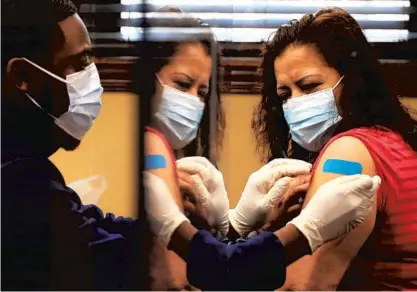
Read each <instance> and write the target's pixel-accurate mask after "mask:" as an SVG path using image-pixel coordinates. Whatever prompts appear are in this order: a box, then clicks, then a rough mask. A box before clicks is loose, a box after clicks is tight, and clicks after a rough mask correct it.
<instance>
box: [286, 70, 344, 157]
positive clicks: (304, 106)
mask: <svg viewBox="0 0 417 292" xmlns="http://www.w3.org/2000/svg"><path fill="white" fill-rule="evenodd" d="M342 79H343V76H342V78H340V79H339V81H338V82H337V83H336V85H335V86H333V87H332V88H328V89H324V90H320V91H317V92H314V93H311V94H308V95H304V96H301V97H296V98H292V99H289V100H288V101H287V102H286V103H284V104H283V105H282V108H283V110H284V116H285V120H286V121H287V124H288V126H289V128H290V132H291V138H292V140H293V141H294V142H296V143H297V144H298V145H300V146H301V147H303V148H304V149H307V150H308V151H313V152H316V151H318V150H320V148H321V147H322V146H323V145H324V144H325V143H326V142H327V141H328V140H329V139H330V136H331V135H329V132H330V131H329V130H330V129H332V128H334V126H335V125H336V124H338V123H339V122H340V121H341V119H342V117H341V116H340V115H339V112H338V111H337V106H336V102H335V98H334V94H333V90H334V89H335V88H336V87H337V86H338V85H339V84H340V82H341V81H342Z"/></svg>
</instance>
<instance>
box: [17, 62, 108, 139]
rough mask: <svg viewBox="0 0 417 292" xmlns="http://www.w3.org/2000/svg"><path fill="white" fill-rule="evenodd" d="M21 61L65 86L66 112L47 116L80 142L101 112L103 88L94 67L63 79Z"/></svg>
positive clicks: (92, 65)
mask: <svg viewBox="0 0 417 292" xmlns="http://www.w3.org/2000/svg"><path fill="white" fill-rule="evenodd" d="M22 59H23V60H25V61H26V62H28V63H29V64H31V65H33V66H35V67H36V68H38V69H39V70H41V71H43V72H45V73H46V74H48V75H49V76H51V77H53V78H55V79H57V80H59V81H61V82H63V83H65V84H66V85H67V91H68V97H69V107H68V111H66V112H65V113H63V114H62V115H61V116H60V117H55V116H53V115H52V114H50V113H48V115H49V116H51V117H52V118H53V119H54V122H55V124H56V125H57V126H58V127H60V128H61V129H62V130H64V131H65V132H67V133H68V134H69V135H71V136H72V137H74V138H75V139H77V140H79V141H81V139H82V138H83V137H84V135H85V134H86V133H87V132H88V130H90V128H91V127H92V126H93V123H94V120H95V119H96V118H97V116H98V114H99V113H100V110H101V94H102V93H103V87H102V86H101V82H100V76H99V74H98V71H97V67H96V65H95V64H94V63H91V64H90V65H88V66H87V67H86V68H85V69H84V70H83V71H80V72H76V73H73V74H70V75H67V76H66V79H63V78H61V77H59V76H57V75H55V74H54V73H52V72H49V71H48V70H46V69H44V68H42V67H41V66H39V65H38V64H36V63H33V62H32V61H30V60H28V59H26V58H22ZM26 95H27V96H28V97H29V99H30V100H31V101H32V102H33V103H34V104H35V105H37V106H38V107H39V108H41V109H42V110H43V108H42V107H41V106H40V105H39V104H38V103H37V102H36V101H35V100H34V99H33V98H32V97H31V96H30V95H29V94H27V93H26Z"/></svg>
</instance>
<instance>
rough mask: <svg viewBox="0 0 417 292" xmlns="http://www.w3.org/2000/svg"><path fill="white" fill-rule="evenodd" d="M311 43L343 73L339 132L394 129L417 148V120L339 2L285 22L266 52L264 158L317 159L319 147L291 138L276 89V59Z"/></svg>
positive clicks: (259, 134)
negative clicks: (310, 147)
mask: <svg viewBox="0 0 417 292" xmlns="http://www.w3.org/2000/svg"><path fill="white" fill-rule="evenodd" d="M304 44H309V45H312V46H314V48H315V49H316V50H317V51H318V52H319V53H320V54H321V55H322V56H323V58H324V59H325V60H326V62H327V63H328V65H329V66H331V67H332V68H335V69H336V70H337V71H338V73H339V74H340V75H341V76H342V75H343V76H344V78H343V80H342V82H343V92H342V96H341V99H340V108H341V110H342V113H341V115H342V117H343V119H342V122H341V123H340V124H339V125H338V127H337V128H336V130H335V133H340V132H344V131H347V130H349V129H353V128H357V127H373V128H381V129H389V130H392V131H395V132H397V133H399V134H400V135H401V136H402V137H403V138H404V140H405V141H406V142H407V143H408V144H409V145H410V146H411V147H412V148H413V149H417V121H415V120H413V119H412V118H411V116H410V115H409V113H408V112H407V110H406V109H405V107H404V106H403V105H402V104H401V103H400V101H399V99H398V98H397V97H396V96H393V95H391V94H390V93H389V91H388V89H387V87H386V85H385V82H384V79H383V76H382V73H381V65H380V63H379V62H378V59H377V58H376V56H375V55H374V52H373V50H372V47H371V45H370V44H369V42H368V41H367V39H366V37H365V35H364V34H363V32H362V30H361V28H360V27H359V24H358V23H357V22H356V21H355V19H354V18H353V17H352V16H351V15H350V14H349V13H347V12H346V11H344V10H343V9H340V8H327V9H322V10H320V11H318V12H317V13H316V14H315V15H311V14H308V15H305V16H303V17H302V18H301V19H300V20H299V21H291V22H290V23H289V24H287V25H284V26H282V27H280V28H279V29H278V30H277V32H276V33H275V35H274V36H273V37H272V39H271V40H269V41H268V42H267V44H266V47H265V49H264V52H263V61H262V65H261V70H262V81H263V86H262V101H261V102H260V104H259V105H258V106H257V107H256V108H255V111H254V116H253V120H252V129H253V130H254V133H255V138H256V141H257V149H258V150H260V151H261V152H263V153H262V154H263V158H264V159H265V160H271V159H273V158H279V157H283V156H286V155H288V156H290V157H293V158H298V159H304V160H309V161H314V160H315V158H316V156H317V153H309V152H308V151H307V150H305V149H303V148H301V147H300V146H298V145H296V143H292V141H291V139H290V133H289V128H288V125H287V123H286V121H285V118H284V114H283V110H282V101H281V100H280V98H278V95H277V92H276V86H277V84H276V80H275V73H274V61H275V59H276V58H277V57H278V56H279V55H280V54H282V53H283V51H284V50H285V49H286V48H288V46H290V45H304Z"/></svg>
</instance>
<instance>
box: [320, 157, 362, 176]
mask: <svg viewBox="0 0 417 292" xmlns="http://www.w3.org/2000/svg"><path fill="white" fill-rule="evenodd" d="M323 172H331V173H337V174H343V175H354V174H361V173H362V165H361V164H360V163H359V162H354V161H348V160H341V159H327V160H326V162H325V163H324V165H323Z"/></svg>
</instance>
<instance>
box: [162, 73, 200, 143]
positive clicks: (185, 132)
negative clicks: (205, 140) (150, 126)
mask: <svg viewBox="0 0 417 292" xmlns="http://www.w3.org/2000/svg"><path fill="white" fill-rule="evenodd" d="M158 80H159V78H158ZM159 82H161V80H159ZM161 84H162V86H163V92H162V96H161V103H160V104H159V105H158V108H157V110H156V113H155V119H156V123H157V128H158V130H159V131H161V132H162V134H163V135H164V137H165V138H166V139H167V141H168V143H169V145H170V146H171V147H172V148H173V149H181V148H184V147H185V146H186V145H187V144H189V143H190V142H191V141H193V140H194V139H195V137H196V136H197V131H198V126H199V124H200V121H201V118H202V116H203V112H204V103H203V102H201V101H200V99H199V98H198V97H196V96H193V95H190V94H188V93H185V92H182V91H179V90H177V89H175V88H172V87H170V86H168V85H165V84H163V83H162V82H161Z"/></svg>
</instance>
